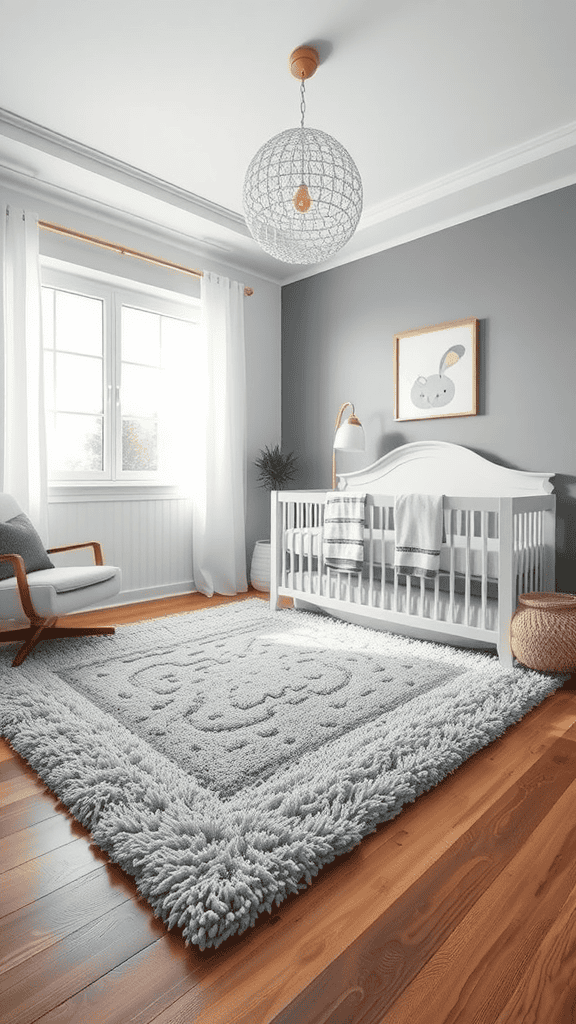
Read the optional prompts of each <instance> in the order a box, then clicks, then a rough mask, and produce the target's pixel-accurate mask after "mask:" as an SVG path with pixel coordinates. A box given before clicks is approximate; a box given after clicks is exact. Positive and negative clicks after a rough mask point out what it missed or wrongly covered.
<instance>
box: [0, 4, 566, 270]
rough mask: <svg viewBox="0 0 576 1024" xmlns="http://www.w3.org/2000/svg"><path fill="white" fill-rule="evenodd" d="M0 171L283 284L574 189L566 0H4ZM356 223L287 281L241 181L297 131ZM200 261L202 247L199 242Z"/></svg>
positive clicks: (288, 267) (10, 178)
mask: <svg viewBox="0 0 576 1024" xmlns="http://www.w3.org/2000/svg"><path fill="white" fill-rule="evenodd" d="M0 16H1V25H2V29H1V33H0V107H1V108H2V111H0V174H2V176H3V178H4V180H5V181H6V182H8V183H15V182H17V181H18V180H20V181H26V182H28V184H29V185H30V187H33V188H35V189H36V190H37V191H38V190H40V191H42V189H46V188H47V187H50V189H52V190H56V191H53V192H52V194H53V195H59V196H60V197H66V196H70V194H72V195H74V196H75V197H81V200H82V201H83V202H86V204H87V205H88V206H89V203H90V201H92V200H98V201H100V202H105V203H107V204H108V205H109V206H110V207H112V208H115V209H117V210H120V211H125V212H128V213H130V214H133V215H134V216H137V217H139V218H141V219H142V221H143V222H147V223H150V222H152V223H154V224H156V225H159V226H160V227H161V228H162V229H164V230H166V231H167V232H175V233H177V235H178V236H180V238H181V240H182V236H185V237H188V238H190V239H194V240H198V241H199V243H200V248H202V246H204V247H205V249H206V252H209V253H211V254H212V256H213V257H214V258H218V255H220V257H221V258H222V259H225V260H226V262H231V263H233V264H236V265H241V266H243V267H248V268H251V269H252V270H253V272H255V273H260V274H263V275H264V276H266V277H269V278H271V279H273V280H276V281H279V282H286V281H289V280H295V279H298V278H300V277H303V276H306V275H307V274H310V273H317V272H318V271H319V270H322V269H325V268H327V267H329V266H333V265H337V264H339V263H344V262H347V261H349V260H351V259H356V258H358V257H359V256H362V255H365V254H366V253H369V252H374V251H377V250H379V249H382V248H386V247H388V246H390V245H394V244H398V242H401V241H404V240H407V239H409V238H414V237H418V236H419V235H422V234H426V233H428V232H430V231H432V230H437V229H438V228H439V227H443V226H446V225H448V224H452V223H458V222H460V221H463V220H467V219H469V218H470V217H474V216H478V215H480V214H482V213H485V212H487V211H489V210H492V209H498V208H501V207H503V206H506V205H509V204H510V203H513V202H518V201H519V200H522V199H524V198H529V197H530V196H533V195H538V194H541V193H543V192H546V191H550V190H551V189H554V188H559V187H562V186H563V185H567V184H570V183H572V182H575V181H576V120H575V117H576V108H575V100H576V61H575V59H574V49H575V40H576V2H575V0H212V2H209V0H50V2H47V0H0ZM303 43H311V44H313V45H316V46H317V47H318V49H319V51H320V56H321V65H320V67H319V69H318V71H317V72H316V75H315V76H314V78H312V79H311V80H310V81H309V82H308V83H307V90H306V96H307V112H306V123H307V124H308V125H310V126H311V127H317V128H322V129H323V130H324V131H327V132H329V133H330V134H332V135H334V136H335V137H336V138H337V139H338V140H339V141H340V142H341V143H343V145H344V146H346V148H347V149H348V150H349V151H350V153H351V154H352V156H353V157H354V160H355V162H356V164H357V166H358V168H359V170H360V173H361V176H362V179H363V185H364V212H363V215H362V219H361V221H360V225H359V228H358V230H357V232H356V234H355V236H354V237H353V239H352V240H351V241H350V242H349V243H348V245H347V246H345V248H344V249H343V250H341V252H340V253H339V254H338V255H337V256H336V257H335V258H333V259H332V260H330V261H329V262H328V263H326V264H318V265H316V266H314V267H310V268H299V267H295V266H291V265H290V264H284V263H280V262H279V261H277V260H273V259H272V258H270V257H268V256H266V255H265V254H264V253H263V252H261V251H260V250H259V248H258V246H257V245H256V243H255V242H254V241H253V240H252V238H251V237H250V235H249V232H248V230H247V228H246V225H245V223H244V219H243V216H242V184H243V180H244V174H245V171H246V168H247V166H248V164H249V162H250V160H251V158H252V156H253V155H254V153H255V152H256V150H257V149H258V148H259V147H260V146H261V145H262V143H263V142H264V141H266V139H268V138H270V137H271V136H273V135H276V134H277V133H278V132H280V131H282V130H284V129H285V128H289V127H292V126H295V125H297V124H298V123H299V117H300V111H299V85H298V82H297V81H296V80H295V79H294V78H293V77H292V76H291V75H290V73H289V71H288V56H289V54H290V52H291V51H292V50H293V49H294V48H295V47H296V46H298V45H301V44H303ZM195 247H196V248H198V245H195Z"/></svg>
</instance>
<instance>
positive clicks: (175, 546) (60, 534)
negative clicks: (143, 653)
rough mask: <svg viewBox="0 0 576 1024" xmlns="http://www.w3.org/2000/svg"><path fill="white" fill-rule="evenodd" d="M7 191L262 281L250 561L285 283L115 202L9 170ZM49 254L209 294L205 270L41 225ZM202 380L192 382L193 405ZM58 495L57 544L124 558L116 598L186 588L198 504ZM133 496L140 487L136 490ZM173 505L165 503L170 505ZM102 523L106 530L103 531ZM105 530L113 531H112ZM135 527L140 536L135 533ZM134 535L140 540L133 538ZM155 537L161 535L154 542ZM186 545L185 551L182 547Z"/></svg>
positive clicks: (265, 523) (21, 202) (250, 453)
mask: <svg viewBox="0 0 576 1024" xmlns="http://www.w3.org/2000/svg"><path fill="white" fill-rule="evenodd" d="M0 199H1V200H2V202H8V203H10V205H14V206H15V207H21V208H25V209H28V210H31V211H33V212H34V213H36V214H37V215H38V217H39V218H40V219H41V220H46V221H50V222H52V223H56V224H61V225H64V226H65V227H68V228H71V229H72V230H75V231H80V232H83V233H85V234H90V235H94V236H97V237H100V238H104V239H107V240H109V241H113V242H118V243H120V244H123V245H126V246H127V247H129V248H133V249H138V250H139V251H142V252H146V253H151V254H153V255H154V256H158V257H160V258H163V259H166V260H171V261H172V262H175V263H180V264H183V265H185V266H188V267H193V268H196V269H201V270H210V271H214V272H216V273H220V274H224V275H226V276H227V277H230V278H233V279H235V280H238V281H242V282H243V283H244V284H245V285H247V286H250V287H252V288H253V289H254V294H253V295H252V296H251V297H249V298H248V297H247V298H246V299H245V306H244V314H245V335H246V371H247V410H248V414H247V417H248V418H247V462H248V465H247V478H248V493H247V530H246V551H247V568H248V569H249V563H250V557H251V554H252V549H253V547H254V543H255V541H256V540H258V539H259V538H261V537H268V536H269V530H270V523H269V518H270V517H269V497H268V494H267V493H266V492H265V491H263V490H262V489H261V488H259V487H258V485H257V479H256V478H257V473H256V470H255V468H254V466H253V462H254V459H255V458H256V456H257V454H258V451H259V450H260V449H261V448H263V447H264V445H266V444H268V445H270V444H276V443H280V422H281V406H280V401H281V380H280V286H279V285H277V284H275V283H272V282H270V281H266V280H263V279H262V278H259V277H257V276H256V275H254V274H252V273H251V272H249V271H246V272H244V271H243V270H242V269H241V268H238V267H234V266H231V265H227V264H225V263H224V262H216V261H214V260H213V259H208V258H207V257H206V254H205V253H203V254H202V253H201V252H200V251H199V250H195V249H194V248H193V245H192V244H190V246H189V245H188V244H187V243H186V241H185V240H184V239H182V240H181V239H179V238H174V237H171V236H169V235H168V233H167V232H164V231H163V230H162V229H161V228H160V227H154V226H153V225H151V226H150V229H149V230H148V229H146V230H144V229H143V227H142V225H141V224H139V223H138V224H134V223H131V222H130V220H129V218H128V217H127V216H126V215H122V214H119V213H118V212H115V211H112V210H110V209H109V208H107V207H106V208H102V209H99V208H97V207H96V206H95V204H92V206H91V208H89V209H87V208H86V207H85V206H80V204H78V205H76V204H75V203H74V202H73V201H71V200H69V199H67V200H66V201H60V199H59V197H56V198H55V197H54V196H52V195H49V194H44V195H43V194H41V192H40V191H39V190H38V188H37V187H33V189H29V188H28V186H27V185H26V184H24V183H23V185H22V187H21V188H18V189H16V188H15V187H14V185H13V184H10V185H7V184H6V185H5V183H4V182H3V179H2V175H1V174H0ZM40 251H41V254H42V255H43V256H47V257H52V258H55V259H60V260H65V261H66V262H68V263H72V264H77V265H84V266H88V267H90V268H92V269H96V270H102V271H107V272H108V273H113V274H117V275H119V276H125V277H127V278H128V279H136V280H139V281H143V282H145V283H149V284H151V285H154V286H156V287H160V288H167V289H169V290H171V291H179V292H181V293H184V294H187V295H192V296H195V295H199V294H200V283H199V280H198V279H197V278H192V277H188V276H187V275H184V274H179V273H177V272H175V271H171V270H167V269H164V268H161V267H155V266H153V265H151V264H148V263H144V262H142V261H139V260H135V259H132V258H130V257H128V256H121V255H117V254H115V253H111V252H108V251H106V250H104V249H99V248H96V247H94V246H91V245H87V244H86V243H84V242H81V241H76V240H72V239H69V238H64V237H62V236H58V235H55V234H53V233H51V232H48V231H44V230H41V231H40ZM197 386H198V382H196V381H191V382H190V403H191V410H192V412H193V409H194V395H195V390H196V388H197ZM111 498H112V496H110V495H109V496H108V498H107V500H106V501H99V502H96V501H90V500H86V499H85V497H83V499H82V501H77V500H76V501H73V502H69V503H67V502H66V501H62V498H61V496H59V498H58V500H57V501H56V500H54V497H53V500H52V501H51V502H50V507H49V525H50V535H49V544H50V545H52V546H57V545H59V544H65V543H75V542H81V541H84V540H99V539H102V542H103V544H104V543H105V544H106V546H105V549H104V554H105V557H106V561H108V562H109V563H114V564H118V565H120V566H121V567H122V568H123V575H124V586H123V591H122V594H121V595H120V596H119V598H118V599H116V600H115V602H114V603H121V602H123V601H127V600H139V599H140V600H143V599H146V598H147V597H148V596H150V597H152V596H153V597H158V596H161V595H162V593H167V594H168V593H180V592H183V591H185V590H188V589H190V587H191V582H192V547H191V538H190V534H191V510H190V505H189V503H188V506H187V508H186V507H185V505H183V504H182V501H181V500H180V501H177V502H175V504H174V507H173V508H172V507H171V506H170V503H169V502H167V500H165V499H164V498H163V499H162V500H158V499H157V498H150V499H149V500H147V499H143V500H138V501H134V500H126V501H125V502H124V501H117V500H111ZM131 498H132V499H133V495H132V496H131ZM161 509H162V510H163V511H162V512H160V510H161ZM94 531H96V533H95V532H94ZM102 534H104V537H102ZM135 537H137V538H138V540H135ZM128 538H130V542H129V543H128ZM151 543H155V544H157V545H158V546H157V548H155V550H154V552H153V553H152V552H151ZM175 553H176V554H175Z"/></svg>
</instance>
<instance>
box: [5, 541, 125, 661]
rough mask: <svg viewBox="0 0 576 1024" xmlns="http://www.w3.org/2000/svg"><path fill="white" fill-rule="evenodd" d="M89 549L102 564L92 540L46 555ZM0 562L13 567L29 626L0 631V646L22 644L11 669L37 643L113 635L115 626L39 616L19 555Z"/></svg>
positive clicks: (99, 553) (98, 546)
mask: <svg viewBox="0 0 576 1024" xmlns="http://www.w3.org/2000/svg"><path fill="white" fill-rule="evenodd" d="M89 547H91V548H93V550H94V562H95V564H96V565H104V559H103V557H102V548H101V546H100V544H99V543H98V541H95V540H90V541H86V543H84V544H66V545H65V546H64V547H59V548H48V549H47V553H48V554H49V555H51V554H55V553H56V552H59V551H74V550H76V549H77V548H89ZM0 562H11V563H12V565H13V566H14V573H15V576H16V583H17V585H18V593H19V596H20V603H21V604H22V610H23V612H24V614H25V615H26V617H27V618H28V619H29V621H30V625H29V626H23V627H21V628H19V629H8V630H4V631H2V632H0V643H12V642H14V641H15V640H23V641H24V643H23V644H22V646H21V647H20V649H19V650H18V652H17V654H16V657H15V658H14V661H13V662H12V667H13V668H14V667H15V666H16V665H21V664H22V662H23V661H24V659H25V658H27V657H28V655H29V654H30V651H32V650H34V648H35V647H36V645H37V644H38V643H39V642H40V640H54V639H57V638H62V637H67V636H102V635H104V634H108V635H109V634H111V633H114V632H115V629H114V626H57V625H56V623H57V621H58V617H57V616H52V617H48V618H47V617H43V616H41V615H38V613H37V611H36V609H35V608H34V603H33V601H32V595H31V593H30V587H29V586H28V579H27V575H26V569H25V566H24V560H23V558H22V557H21V555H0Z"/></svg>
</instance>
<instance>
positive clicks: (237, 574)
mask: <svg viewBox="0 0 576 1024" xmlns="http://www.w3.org/2000/svg"><path fill="white" fill-rule="evenodd" d="M201 294H202V314H203V328H204V329H203V331H202V352H201V354H200V365H199V367H198V376H197V380H198V382H199V384H198V393H197V394H194V395H193V396H192V404H191V411H192V417H193V426H192V429H191V438H192V445H193V446H194V449H195V450H194V452H193V453H191V454H192V457H193V463H194V470H195V474H194V475H195V482H194V534H193V551H194V582H195V585H196V589H197V590H199V591H201V593H203V594H206V595H207V596H209V597H211V596H212V594H214V593H216V594H237V593H239V592H240V591H246V590H247V589H248V584H247V579H246V366H245V351H244V286H243V285H242V284H239V283H238V282H237V281H229V280H228V278H226V277H220V276H219V275H217V274H210V273H205V274H204V276H203V278H202V289H201Z"/></svg>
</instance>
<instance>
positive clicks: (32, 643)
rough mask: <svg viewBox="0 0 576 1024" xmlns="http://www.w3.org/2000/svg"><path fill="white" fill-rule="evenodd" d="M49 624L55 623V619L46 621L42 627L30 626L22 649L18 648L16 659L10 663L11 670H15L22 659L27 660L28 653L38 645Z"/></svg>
mask: <svg viewBox="0 0 576 1024" xmlns="http://www.w3.org/2000/svg"><path fill="white" fill-rule="evenodd" d="M51 622H56V619H48V620H47V622H46V623H42V625H33V626H30V632H29V636H28V639H27V640H26V641H25V643H23V644H22V647H21V648H20V650H19V651H18V653H17V655H16V657H15V658H14V661H13V662H12V668H15V667H16V665H21V664H22V662H23V661H24V659H25V658H27V657H28V655H29V654H30V651H33V650H34V648H35V647H36V645H37V644H38V643H40V640H42V638H43V634H44V631H45V629H47V628H50V626H49V624H50V623H51Z"/></svg>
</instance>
